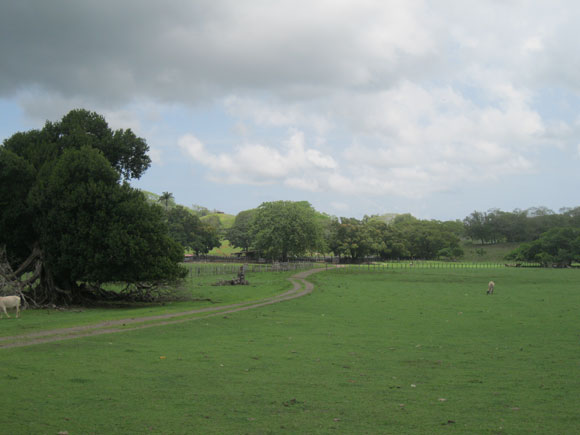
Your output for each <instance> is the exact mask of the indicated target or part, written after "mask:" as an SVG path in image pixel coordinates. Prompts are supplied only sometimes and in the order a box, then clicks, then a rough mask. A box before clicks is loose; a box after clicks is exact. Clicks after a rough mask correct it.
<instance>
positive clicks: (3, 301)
mask: <svg viewBox="0 0 580 435" xmlns="http://www.w3.org/2000/svg"><path fill="white" fill-rule="evenodd" d="M6 308H16V317H20V296H2V297H0V310H2V311H4V314H6V317H10V315H9V314H8V311H6ZM1 318H2V312H0V319H1Z"/></svg>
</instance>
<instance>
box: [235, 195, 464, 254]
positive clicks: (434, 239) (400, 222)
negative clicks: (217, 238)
mask: <svg viewBox="0 0 580 435" xmlns="http://www.w3.org/2000/svg"><path fill="white" fill-rule="evenodd" d="M461 230H462V227H461V224H460V223H456V222H439V221H426V220H419V219H416V218H414V217H413V216H411V215H409V214H406V215H400V216H397V217H395V218H394V220H392V221H391V222H390V223H387V222H385V221H383V220H381V219H380V217H378V216H371V217H368V216H365V217H364V218H363V219H360V220H359V219H355V218H345V217H342V218H336V217H333V216H328V215H326V214H323V213H319V212H317V211H316V210H314V209H313V208H312V206H311V205H310V204H309V203H308V202H291V201H276V202H269V203H263V204H262V205H261V206H260V207H258V208H257V209H253V210H246V211H243V212H241V213H239V214H238V215H237V216H236V219H235V221H234V224H233V226H232V227H231V228H230V229H229V230H228V231H227V233H226V237H227V238H228V240H229V241H230V243H231V244H232V245H233V246H235V247H238V248H241V249H242V250H244V251H246V252H255V253H256V254H257V255H260V256H263V257H264V258H270V259H281V260H285V259H287V258H289V257H291V256H301V255H305V254H314V253H316V254H333V255H335V256H338V257H342V258H347V259H350V260H352V261H358V260H361V259H364V258H366V257H369V256H374V257H378V258H382V259H407V258H422V259H435V258H448V259H451V258H459V257H461V256H462V255H463V251H462V249H461V247H460V238H459V236H458V234H457V233H458V232H459V231H461Z"/></svg>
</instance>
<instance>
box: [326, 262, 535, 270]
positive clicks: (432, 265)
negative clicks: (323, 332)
mask: <svg viewBox="0 0 580 435" xmlns="http://www.w3.org/2000/svg"><path fill="white" fill-rule="evenodd" d="M326 267H327V269H330V268H332V269H339V270H357V271H368V272H380V271H386V270H394V269H396V270H402V269H406V270H409V271H411V270H417V269H418V270H423V269H500V268H502V269H503V268H506V267H517V268H532V267H533V268H536V267H541V265H540V264H539V263H517V264H506V263H476V262H451V261H422V260H419V261H388V262H380V263H379V262H373V263H370V262H369V263H365V264H339V265H327V266H326Z"/></svg>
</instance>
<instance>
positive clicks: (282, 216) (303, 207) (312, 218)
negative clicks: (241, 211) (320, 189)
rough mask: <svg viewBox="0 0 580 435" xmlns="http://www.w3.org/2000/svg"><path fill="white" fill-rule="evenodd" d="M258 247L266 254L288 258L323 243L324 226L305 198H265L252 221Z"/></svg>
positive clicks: (268, 256)
mask: <svg viewBox="0 0 580 435" xmlns="http://www.w3.org/2000/svg"><path fill="white" fill-rule="evenodd" d="M253 237H254V244H255V248H256V249H257V250H258V251H259V252H260V254H261V255H262V256H264V257H266V258H271V259H278V260H283V261H286V260H288V258H290V257H296V256H300V255H304V254H306V253H309V252H310V253H312V252H316V251H317V250H319V249H320V248H321V247H322V244H323V242H322V228H321V226H320V224H319V222H318V220H317V218H316V211H315V210H314V209H313V208H312V206H311V205H310V203H308V202H306V201H301V202H293V201H275V202H264V203H263V204H262V205H260V207H258V209H257V211H256V215H255V218H254V221H253Z"/></svg>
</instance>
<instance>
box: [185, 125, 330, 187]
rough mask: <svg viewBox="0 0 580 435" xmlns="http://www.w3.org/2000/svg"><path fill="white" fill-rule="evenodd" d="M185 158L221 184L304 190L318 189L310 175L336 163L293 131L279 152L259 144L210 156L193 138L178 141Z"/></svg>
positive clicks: (297, 132)
mask: <svg viewBox="0 0 580 435" xmlns="http://www.w3.org/2000/svg"><path fill="white" fill-rule="evenodd" d="M178 144H179V146H180V148H181V149H182V150H183V151H185V152H186V153H187V154H188V155H189V157H191V158H192V159H193V160H194V161H196V162H198V163H200V164H201V165H203V166H205V167H207V168H208V169H209V171H210V174H211V175H210V176H211V177H212V179H214V180H221V181H222V182H225V183H248V184H270V183H277V182H281V183H284V184H286V185H287V186H290V187H294V188H300V189H305V190H318V183H317V181H316V180H315V179H314V180H313V179H312V176H311V174H312V173H313V174H315V175H319V172H318V171H325V170H329V169H336V168H337V163H336V162H335V160H334V159H333V158H332V157H331V156H328V155H324V154H322V153H321V152H320V151H318V150H313V149H307V148H306V147H305V144H304V135H303V133H302V132H299V131H295V132H294V133H293V134H292V136H291V137H290V138H289V139H288V140H287V141H286V142H285V143H284V145H283V147H282V149H281V150H279V149H276V148H273V147H268V146H264V145H261V144H244V145H240V146H237V147H236V148H235V149H234V151H233V152H232V153H219V154H213V153H210V152H208V151H207V150H206V147H205V146H204V144H203V143H202V142H201V141H200V140H199V139H198V138H196V137H195V136H193V135H191V134H188V135H184V136H182V137H181V138H180V139H179V142H178Z"/></svg>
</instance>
